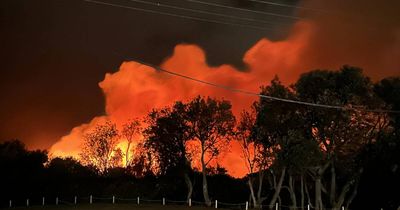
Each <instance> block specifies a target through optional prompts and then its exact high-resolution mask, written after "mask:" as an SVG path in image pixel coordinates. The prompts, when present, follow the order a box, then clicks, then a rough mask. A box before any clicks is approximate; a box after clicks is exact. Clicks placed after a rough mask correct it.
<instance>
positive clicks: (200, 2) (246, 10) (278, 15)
mask: <svg viewBox="0 0 400 210" xmlns="http://www.w3.org/2000/svg"><path fill="white" fill-rule="evenodd" d="M186 1H188V2H193V3H197V4H203V5H208V6H214V7H221V8H227V9H233V10H237V11H245V12H252V13H257V14H263V15H269V16H275V17H280V18H288V19H292V20H300V19H301V18H300V17H297V16H292V15H282V14H278V13H273V12H264V11H258V10H251V9H245V8H239V7H231V6H227V5H223V4H216V3H210V2H204V1H199V0H186Z"/></svg>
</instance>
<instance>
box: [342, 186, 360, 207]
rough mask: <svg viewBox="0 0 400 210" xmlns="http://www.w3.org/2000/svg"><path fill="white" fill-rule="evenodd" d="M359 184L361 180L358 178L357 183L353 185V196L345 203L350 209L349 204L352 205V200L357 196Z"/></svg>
mask: <svg viewBox="0 0 400 210" xmlns="http://www.w3.org/2000/svg"><path fill="white" fill-rule="evenodd" d="M358 185H359V180H357V181H356V183H355V184H354V186H353V192H352V193H351V196H350V198H349V199H348V200H347V202H346V205H345V207H346V209H349V206H350V204H351V202H353V200H354V198H355V197H356V195H357V190H358Z"/></svg>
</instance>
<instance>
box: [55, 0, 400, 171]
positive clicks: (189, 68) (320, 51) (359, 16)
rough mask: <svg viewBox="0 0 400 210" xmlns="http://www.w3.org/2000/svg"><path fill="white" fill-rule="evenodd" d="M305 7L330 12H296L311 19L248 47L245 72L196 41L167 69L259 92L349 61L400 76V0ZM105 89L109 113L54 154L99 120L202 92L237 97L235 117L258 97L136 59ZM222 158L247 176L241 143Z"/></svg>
mask: <svg viewBox="0 0 400 210" xmlns="http://www.w3.org/2000/svg"><path fill="white" fill-rule="evenodd" d="M321 2H324V4H321ZM303 5H304V6H307V7H319V8H325V9H329V12H323V13H315V12H311V11H298V13H299V14H300V15H305V16H307V17H308V18H307V19H305V20H301V21H298V22H297V23H295V24H294V25H293V27H292V29H291V31H290V33H289V35H288V36H287V38H286V39H285V40H281V41H271V40H269V39H267V38H264V39H261V40H260V41H259V42H258V43H256V44H255V45H254V46H253V47H252V48H250V49H249V50H248V51H247V52H246V54H245V55H244V57H243V62H244V63H245V64H246V65H247V66H248V69H247V71H239V70H238V69H236V68H235V67H233V66H231V65H221V66H217V67H210V66H209V65H208V64H207V57H206V55H205V53H204V51H203V50H202V49H201V48H200V47H199V46H196V45H192V44H180V45H177V46H176V47H175V49H174V52H173V54H172V55H171V56H170V57H169V58H167V59H166V60H165V61H164V62H163V64H162V65H161V66H162V67H163V68H165V69H167V70H171V71H175V72H179V73H182V74H185V75H188V76H192V77H195V78H198V79H201V80H205V81H209V82H214V83H218V84H223V85H227V86H232V87H235V88H240V89H244V90H248V91H253V92H258V91H259V87H260V86H261V85H265V84H268V83H269V81H270V80H271V79H272V78H273V77H274V76H275V75H278V76H279V78H280V79H281V80H282V81H283V82H284V83H285V84H291V83H293V82H295V81H296V80H297V78H298V77H299V75H300V74H301V73H304V72H306V71H309V70H313V69H317V68H324V69H338V68H339V67H340V66H342V65H344V64H350V65H354V66H358V67H362V68H364V70H365V73H366V74H367V75H369V76H371V77H372V78H373V79H375V80H377V79H380V78H382V77H385V76H393V75H399V72H400V61H399V59H398V58H399V57H400V28H399V23H398V21H397V22H396V20H400V18H399V16H398V15H397V11H396V10H395V8H400V7H399V6H400V5H399V3H398V2H397V1H390V2H389V1H388V2H385V5H380V4H379V2H377V1H375V3H372V1H351V2H350V1H345V0H339V1H329V2H328V1H316V0H315V1H307V3H306V4H303ZM377 5H379V7H378V6H377ZM396 17H397V19H393V18H396ZM226 50H227V51H229V49H226ZM99 86H100V88H101V89H102V91H103V92H104V95H105V99H106V107H105V109H106V115H105V116H99V117H96V118H94V119H93V120H92V121H91V122H89V123H88V124H83V125H80V126H77V127H75V128H73V129H72V131H71V133H70V134H68V135H66V136H64V137H62V138H61V139H60V140H59V141H58V142H57V143H56V144H54V145H53V146H52V147H51V149H50V152H51V153H52V154H53V155H54V156H58V155H60V156H67V155H72V156H77V154H78V152H79V151H80V148H81V144H82V136H83V134H84V133H85V132H87V131H89V130H90V129H92V128H93V127H94V125H96V124H97V123H100V122H104V121H105V120H112V121H113V122H115V123H117V125H118V126H121V125H122V124H123V123H125V122H126V121H127V120H128V119H132V118H135V117H143V116H145V115H146V114H147V113H148V112H149V111H150V110H151V109H153V108H161V107H164V106H167V105H171V104H172V103H173V102H174V101H177V100H181V101H186V100H190V99H191V98H193V97H195V96H197V95H203V96H212V97H217V98H224V99H227V100H230V101H231V102H232V105H233V111H234V113H235V114H236V116H239V115H238V114H239V113H240V112H241V110H243V109H247V108H249V107H250V105H251V103H253V102H254V101H255V100H258V98H255V97H251V96H247V95H241V94H238V93H233V92H229V91H226V90H221V89H217V88H214V87H210V86H206V85H204V84H198V83H194V82H192V81H188V80H185V79H182V78H178V77H174V76H171V75H168V74H165V73H162V72H159V71H157V70H155V69H153V68H151V67H148V66H144V65H141V64H139V63H136V62H133V61H127V62H123V63H122V64H121V66H120V68H119V70H118V71H117V72H115V73H112V74H106V76H105V78H104V80H103V81H101V82H100V83H99ZM218 161H219V164H221V165H222V166H224V167H226V169H227V170H228V173H229V174H230V175H232V176H235V177H241V176H243V175H245V174H246V172H247V171H246V168H245V165H244V163H243V160H242V159H241V152H240V146H239V145H238V144H237V143H235V142H233V143H232V144H231V147H230V152H227V153H225V154H224V155H223V157H220V158H219V159H218Z"/></svg>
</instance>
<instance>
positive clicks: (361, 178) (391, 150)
mask: <svg viewBox="0 0 400 210" xmlns="http://www.w3.org/2000/svg"><path fill="white" fill-rule="evenodd" d="M261 94H264V95H268V96H273V97H277V98H284V99H289V100H294V101H303V102H308V103H312V104H328V105H330V107H319V106H308V105H304V104H296V103H287V102H282V101H276V100H272V99H270V98H260V99H259V100H258V101H256V102H255V103H254V104H253V106H252V107H251V108H249V110H244V111H243V112H242V114H241V116H240V118H239V119H236V118H235V117H234V116H233V114H232V111H231V104H230V102H229V101H225V100H219V99H214V98H204V97H200V96H199V97H197V98H194V99H193V100H191V101H189V102H179V101H178V102H176V103H175V104H173V105H171V106H170V107H165V108H163V109H158V110H153V111H151V112H150V113H149V114H148V116H147V117H146V119H145V122H146V123H145V125H146V127H144V128H141V127H140V124H141V123H140V121H138V120H134V121H132V122H130V123H127V124H126V126H124V129H123V130H122V131H121V132H119V131H118V130H117V129H116V126H115V124H113V123H112V122H107V123H106V124H104V125H99V126H98V127H97V128H96V129H95V130H94V131H93V132H91V133H88V134H87V135H86V137H85V144H84V146H83V148H82V154H81V156H80V159H79V161H78V160H75V159H72V158H64V159H63V158H54V159H51V160H50V159H49V157H48V155H47V152H46V151H27V150H26V148H25V147H24V145H23V144H22V143H21V142H20V141H18V140H14V141H7V142H4V143H2V144H0V167H1V169H2V172H1V173H0V176H1V177H0V182H1V183H0V186H1V187H0V191H1V192H0V194H1V195H2V196H1V206H2V207H6V206H8V202H9V200H10V199H11V200H13V202H14V204H15V205H20V206H23V205H25V201H26V199H27V198H29V199H30V201H31V203H32V204H35V202H36V204H40V203H41V198H42V196H45V197H46V198H47V199H48V200H52V201H54V200H55V198H56V197H58V198H60V199H67V200H68V199H69V200H70V201H71V202H72V199H73V197H74V196H78V197H79V198H84V197H88V196H89V195H93V196H96V197H110V196H112V195H115V196H117V197H120V198H136V197H137V196H140V197H141V198H143V199H150V200H151V199H153V200H154V199H158V200H160V199H162V198H163V197H165V198H167V199H170V200H181V201H185V200H188V199H189V198H190V199H192V200H197V201H202V202H205V204H206V205H208V206H210V205H211V201H213V200H216V199H217V200H218V201H221V202H226V203H243V202H246V201H249V202H250V204H251V206H252V207H255V208H258V207H262V206H263V207H264V208H269V207H268V206H269V205H271V204H272V205H273V204H275V203H280V204H282V205H286V206H288V207H287V208H288V209H302V208H303V209H304V208H305V206H306V205H307V204H309V205H311V207H312V208H313V209H317V210H322V209H340V208H341V207H342V206H344V207H345V208H346V209H347V208H350V209H371V210H372V209H380V208H384V209H397V208H398V207H399V206H400V197H399V195H400V169H399V166H400V113H398V112H396V110H400V78H386V79H383V80H381V81H379V82H377V83H373V82H371V81H370V80H369V78H367V77H365V76H364V75H363V74H362V71H361V70H360V69H358V68H354V67H349V66H344V67H343V68H342V69H341V70H340V71H324V70H316V71H312V72H309V73H306V74H303V75H302V76H301V77H300V79H299V80H298V81H297V82H296V83H295V84H294V85H292V86H290V87H286V86H284V85H283V84H281V83H280V81H279V80H278V79H277V78H276V79H274V80H273V81H271V83H270V85H268V86H265V87H262V88H261ZM136 133H140V134H141V135H143V136H144V137H145V140H144V142H142V144H140V145H139V146H138V147H135V151H132V150H131V149H130V147H128V148H127V149H126V151H122V150H121V149H118V148H117V147H116V142H117V141H118V140H117V139H118V138H119V137H121V136H123V137H124V138H125V139H127V140H128V141H129V142H133V139H132V138H133V136H134V134H136ZM229 141H239V143H240V145H241V146H242V152H241V153H240V154H237V155H240V156H242V157H243V167H244V168H247V169H248V175H247V176H246V177H244V178H242V179H235V178H233V177H231V176H229V175H228V174H227V173H226V170H225V169H224V168H222V167H221V166H219V165H218V162H216V161H215V158H216V157H218V155H219V154H220V153H221V152H222V151H223V149H224V146H226V145H228V144H229ZM193 143H195V145H197V146H196V147H198V150H199V151H198V152H199V154H200V155H197V156H196V155H194V154H193V151H192V150H191V149H190V145H192V146H193ZM124 156H125V157H126V158H125V164H122V161H123V160H124V159H123V157H124ZM198 156H200V158H199V159H198V160H197V159H196V158H197V157H198ZM194 161H196V162H198V163H199V166H193V165H192V163H193V162H194ZM122 165H126V167H121V166H122ZM271 208H273V207H271Z"/></svg>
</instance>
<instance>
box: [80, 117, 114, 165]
mask: <svg viewBox="0 0 400 210" xmlns="http://www.w3.org/2000/svg"><path fill="white" fill-rule="evenodd" d="M117 141H118V130H117V127H116V125H115V124H114V123H112V122H110V121H108V122H106V123H105V124H100V125H97V126H96V128H95V129H94V130H93V131H92V132H89V133H87V134H86V135H85V137H84V142H83V147H82V152H81V153H80V160H81V161H82V163H83V164H86V165H93V166H95V167H96V168H97V169H98V170H99V172H100V173H106V172H107V170H108V169H109V168H110V167H112V165H113V163H114V164H115V158H114V157H113V155H114V152H115V150H116V146H117ZM117 155H120V154H119V153H117Z"/></svg>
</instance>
